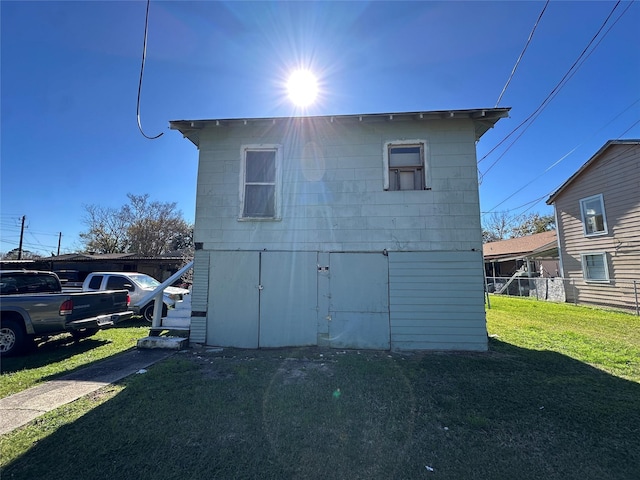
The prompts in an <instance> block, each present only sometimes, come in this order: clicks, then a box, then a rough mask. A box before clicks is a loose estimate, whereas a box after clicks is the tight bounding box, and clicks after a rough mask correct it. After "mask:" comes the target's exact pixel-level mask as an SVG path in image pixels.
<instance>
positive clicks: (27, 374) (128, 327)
mask: <svg viewBox="0 0 640 480" xmlns="http://www.w3.org/2000/svg"><path fill="white" fill-rule="evenodd" d="M148 334H149V324H148V323H146V322H145V321H144V320H141V319H140V317H135V318H133V319H131V320H128V321H126V322H122V323H120V324H119V325H118V326H117V327H115V328H110V329H107V330H101V331H99V332H98V333H96V334H95V335H93V336H92V337H89V338H85V339H82V340H80V341H77V342H76V341H74V339H73V337H72V336H71V335H70V334H68V333H63V334H60V335H56V336H55V337H53V338H51V339H49V340H48V341H46V342H40V343H39V344H37V345H36V346H35V348H34V349H32V350H31V351H30V352H29V354H28V355H23V356H19V357H9V358H2V363H0V371H1V372H2V375H1V376H0V398H4V397H6V396H8V395H12V394H14V393H17V392H20V391H22V390H25V389H27V388H29V387H33V386H35V385H37V384H39V383H41V382H44V381H47V380H53V379H54V378H57V377H60V376H62V375H65V374H67V373H71V372H72V371H74V370H76V369H78V368H82V367H86V366H88V365H89V364H91V363H93V362H97V361H99V360H103V359H105V358H108V357H110V356H112V355H115V354H117V353H120V352H123V351H125V350H129V349H131V348H134V347H135V346H136V343H137V341H138V339H140V338H142V337H144V336H146V335H148Z"/></svg>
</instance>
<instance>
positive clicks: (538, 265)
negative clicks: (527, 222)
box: [482, 230, 560, 277]
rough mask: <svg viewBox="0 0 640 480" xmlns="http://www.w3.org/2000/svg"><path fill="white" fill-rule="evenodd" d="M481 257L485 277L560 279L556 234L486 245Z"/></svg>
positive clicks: (552, 231) (543, 234)
mask: <svg viewBox="0 0 640 480" xmlns="http://www.w3.org/2000/svg"><path fill="white" fill-rule="evenodd" d="M482 253H483V256H484V267H485V273H486V275H487V277H511V276H512V275H514V274H516V273H517V272H518V271H521V272H525V273H527V274H531V275H532V276H541V277H557V276H559V275H560V264H559V260H558V243H557V237H556V232H555V230H551V231H548V232H542V233H536V234H534V235H527V236H524V237H517V238H509V239H507V240H500V241H497V242H487V243H485V244H484V245H483V246H482Z"/></svg>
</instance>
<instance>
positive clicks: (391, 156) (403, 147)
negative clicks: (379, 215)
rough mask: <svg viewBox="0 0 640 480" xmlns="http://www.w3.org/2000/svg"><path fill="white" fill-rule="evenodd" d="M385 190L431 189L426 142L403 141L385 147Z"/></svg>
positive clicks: (390, 143)
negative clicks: (426, 159)
mask: <svg viewBox="0 0 640 480" xmlns="http://www.w3.org/2000/svg"><path fill="white" fill-rule="evenodd" d="M383 157H384V174H385V175H384V189H385V190H425V189H427V188H429V185H428V182H427V178H428V176H427V173H428V172H427V167H426V161H425V158H426V142H424V141H422V140H401V141H395V142H386V143H385V145H384V152H383Z"/></svg>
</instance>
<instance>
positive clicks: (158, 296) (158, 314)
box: [133, 260, 193, 330]
mask: <svg viewBox="0 0 640 480" xmlns="http://www.w3.org/2000/svg"><path fill="white" fill-rule="evenodd" d="M192 267H193V260H192V261H190V262H189V263H187V264H186V265H185V266H184V267H182V268H181V269H180V270H178V271H177V272H176V273H174V274H173V275H171V276H170V277H169V278H167V279H166V280H165V281H164V282H162V283H161V284H160V285H158V286H157V287H156V288H155V290H153V291H152V292H149V293H148V294H147V295H145V296H144V297H142V298H141V299H140V301H138V302H137V303H136V304H135V305H133V306H134V307H136V308H140V307H143V306H144V305H146V304H147V303H149V302H150V301H151V300H154V305H153V320H152V321H151V329H152V330H153V329H154V328H159V327H161V325H160V324H161V323H162V303H163V302H162V296H163V292H164V289H165V288H167V287H170V286H171V284H172V283H174V282H175V281H176V280H178V279H179V278H180V277H181V276H182V275H184V274H185V272H188V271H189V269H190V268H192Z"/></svg>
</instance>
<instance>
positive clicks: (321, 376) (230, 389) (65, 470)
mask: <svg viewBox="0 0 640 480" xmlns="http://www.w3.org/2000/svg"><path fill="white" fill-rule="evenodd" d="M492 307H493V308H492V309H491V310H489V311H488V315H487V317H488V328H489V333H490V334H491V335H492V338H491V340H490V351H489V352H488V353H475V354H474V353H402V354H401V353H389V352H374V351H340V350H328V349H321V348H295V349H293V348H292V349H277V350H236V349H224V350H223V351H221V352H220V351H216V350H213V349H209V350H208V349H192V350H189V351H186V352H184V353H177V354H176V355H174V356H173V357H171V358H170V359H169V360H166V361H164V362H162V363H159V364H156V365H155V366H153V367H151V368H149V370H148V373H146V374H144V375H133V376H131V377H128V378H126V379H125V380H123V381H122V382H120V383H118V384H117V385H113V386H110V387H107V388H105V389H102V390H100V391H99V392H97V393H96V394H94V395H90V396H88V397H85V398H83V399H81V400H79V401H77V402H74V403H72V404H69V405H67V406H64V407H61V408H59V409H56V410H55V411H53V412H49V413H48V414H45V415H44V416H43V417H41V418H39V419H37V420H35V421H33V422H31V423H30V424H28V425H26V426H25V427H23V428H21V429H19V430H17V431H15V432H13V433H11V434H8V435H5V436H2V437H1V438H0V454H1V455H0V462H1V465H2V472H1V474H2V475H1V476H2V478H11V479H33V478H58V479H61V480H62V479H86V478H91V479H102V478H104V479H110V478H136V479H200V478H211V479H216V478H219V479H321V478H322V479H324V478H334V479H372V478H376V479H378V478H379V479H391V478H393V479H420V478H442V479H532V480H533V479H536V480H537V479H540V478H544V479H580V480H582V479H602V478H607V479H634V480H636V479H637V478H639V473H640V367H639V364H638V363H639V361H640V341H639V339H640V319H638V317H635V316H631V315H624V314H619V313H611V312H603V311H598V310H592V309H586V308H580V307H575V306H572V305H554V304H547V303H543V302H536V301H535V300H534V301H530V300H523V299H509V298H502V297H500V298H498V297H492ZM109 332H112V333H113V331H105V332H104V333H105V334H107V333H109ZM4 376H5V375H4V374H3V381H4Z"/></svg>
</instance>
